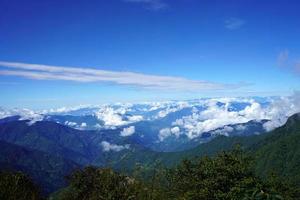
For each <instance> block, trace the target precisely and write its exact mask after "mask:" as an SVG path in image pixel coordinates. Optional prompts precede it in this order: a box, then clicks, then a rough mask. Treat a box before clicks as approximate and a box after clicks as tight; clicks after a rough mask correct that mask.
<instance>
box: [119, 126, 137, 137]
mask: <svg viewBox="0 0 300 200" xmlns="http://www.w3.org/2000/svg"><path fill="white" fill-rule="evenodd" d="M134 133H135V127H134V126H129V127H127V128H123V130H122V131H121V133H120V135H121V136H123V137H126V136H130V135H132V134H134Z"/></svg>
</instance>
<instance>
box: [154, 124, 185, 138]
mask: <svg viewBox="0 0 300 200" xmlns="http://www.w3.org/2000/svg"><path fill="white" fill-rule="evenodd" d="M180 134H181V132H180V128H179V127H178V126H175V127H173V128H163V129H161V130H160V131H159V134H158V139H159V141H163V140H164V139H166V138H167V137H169V136H171V135H175V136H176V137H177V138H178V137H179V135H180Z"/></svg>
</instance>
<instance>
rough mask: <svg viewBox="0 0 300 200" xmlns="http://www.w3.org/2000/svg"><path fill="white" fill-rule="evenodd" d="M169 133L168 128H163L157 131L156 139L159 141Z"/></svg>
mask: <svg viewBox="0 0 300 200" xmlns="http://www.w3.org/2000/svg"><path fill="white" fill-rule="evenodd" d="M170 135H171V130H170V129H169V128H164V129H161V130H160V131H159V134H158V139H159V141H163V140H164V139H165V138H167V137H169V136H170Z"/></svg>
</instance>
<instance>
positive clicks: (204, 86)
mask: <svg viewBox="0 0 300 200" xmlns="http://www.w3.org/2000/svg"><path fill="white" fill-rule="evenodd" d="M0 66H2V67H4V68H9V70H5V69H2V70H0V75H3V76H4V75H5V76H21V77H25V78H29V79H36V80H65V81H76V82H83V83H84V82H104V83H114V84H118V85H130V86H137V87H143V88H148V89H163V90H177V91H199V90H227V89H236V88H240V87H243V86H247V85H248V84H244V83H236V84H223V83H215V82H209V81H203V80H191V79H186V78H183V77H175V76H158V75H148V74H141V73H134V72H117V71H108V70H99V69H92V68H77V67H61V66H49V65H40V64H27V63H16V62H4V61H0Z"/></svg>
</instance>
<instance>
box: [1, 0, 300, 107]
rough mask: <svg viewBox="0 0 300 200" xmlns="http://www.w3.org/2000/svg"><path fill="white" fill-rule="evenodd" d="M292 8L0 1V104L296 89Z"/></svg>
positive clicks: (139, 0)
mask: <svg viewBox="0 0 300 200" xmlns="http://www.w3.org/2000/svg"><path fill="white" fill-rule="evenodd" d="M299 10H300V1H298V0H294V1H292V0H226V1H224V0H203V1H202V0H88V1H84V0H81V1H80V0H43V1H41V0H26V1H20V0H0V95H1V96H0V106H2V107H29V108H50V107H59V106H68V105H78V104H98V103H99V104H100V103H105V102H132V101H144V100H150V101H152V100H164V99H191V98H200V97H210V96H253V95H256V96H261V95H263V96H268V95H288V94H290V93H292V92H293V91H295V90H298V89H299V88H300V39H299V36H300V12H299ZM31 64H37V65H31Z"/></svg>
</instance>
